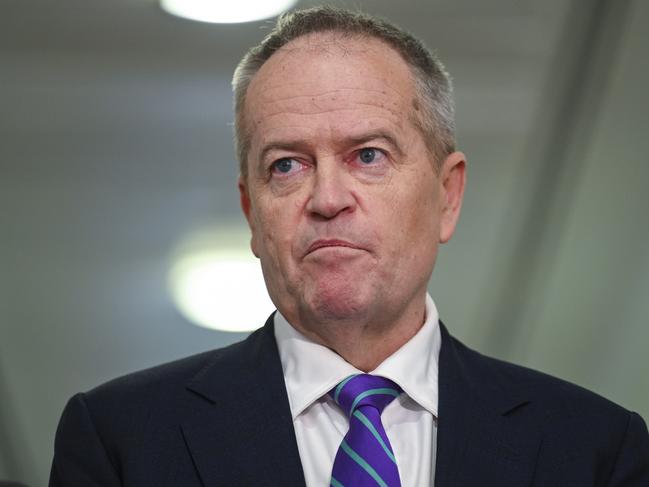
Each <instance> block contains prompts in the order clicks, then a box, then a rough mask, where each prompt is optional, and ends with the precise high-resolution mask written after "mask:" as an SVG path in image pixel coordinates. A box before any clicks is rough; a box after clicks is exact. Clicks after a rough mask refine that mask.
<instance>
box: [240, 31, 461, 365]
mask: <svg viewBox="0 0 649 487" xmlns="http://www.w3.org/2000/svg"><path fill="white" fill-rule="evenodd" d="M420 96H421V93H420V86H419V83H417V82H416V81H415V80H414V79H413V76H412V68H411V66H410V65H409V64H408V63H406V62H405V61H404V59H403V56H402V54H401V52H400V51H398V50H395V49H394V48H393V47H392V46H391V44H389V43H386V42H385V41H384V40H383V39H381V38H376V37H375V36H370V37H368V36H365V35H360V36H359V35H347V34H341V33H340V32H339V31H337V30H335V29H334V30H324V31H318V32H312V33H308V34H305V35H300V36H296V37H294V38H293V39H292V40H291V41H290V42H288V43H286V44H284V45H283V46H282V47H281V48H279V49H275V50H274V51H273V54H272V55H271V56H270V57H269V58H268V60H267V61H266V62H265V63H263V65H262V66H261V67H260V68H259V69H258V70H257V72H256V74H255V75H254V76H253V77H252V79H251V80H250V81H249V83H248V86H247V89H246V91H245V98H244V99H242V101H241V102H240V108H241V110H242V111H241V113H240V114H239V117H240V118H241V119H242V123H243V125H244V126H245V128H244V130H245V132H246V138H247V140H246V150H245V167H246V168H247V169H246V170H247V173H243V174H242V176H241V178H240V181H239V188H240V192H241V205H242V208H243V210H244V213H245V215H246V218H247V219H248V223H249V225H250V228H251V231H252V241H251V246H252V250H253V252H254V253H255V255H257V256H258V257H259V258H260V260H261V264H262V269H263V272H264V278H265V280H266V285H267V287H268V290H269V294H270V296H271V298H272V299H273V302H274V303H275V305H276V306H277V307H278V309H279V310H280V311H281V312H282V313H283V314H284V315H285V316H286V317H287V318H288V319H289V321H290V322H291V323H292V324H293V325H294V326H296V327H297V328H298V329H300V330H301V331H303V332H304V333H306V334H308V335H310V336H312V337H313V338H315V339H316V340H319V341H321V342H322V343H325V344H327V345H329V346H331V347H332V348H336V347H335V346H334V345H333V342H335V341H336V336H334V335H336V334H337V336H339V335H340V334H343V335H344V334H345V333H351V332H350V330H358V329H361V328H363V327H364V328H363V329H364V330H365V331H364V332H365V333H366V334H374V335H376V336H381V337H385V340H384V341H385V342H386V350H387V349H389V348H390V343H391V342H392V341H395V340H396V341H397V342H398V341H399V340H401V342H403V339H404V338H405V339H407V338H409V337H410V336H412V334H413V333H414V331H413V330H415V331H416V329H418V327H419V326H420V325H421V322H422V319H423V310H424V299H425V293H426V287H427V282H428V279H429V277H430V274H431V272H432V269H433V265H434V262H435V258H436V255H437V246H438V243H440V242H445V241H447V240H448V239H449V238H450V237H451V235H452V233H453V231H454V228H455V223H456V221H457V217H458V215H459V210H460V205H461V200H462V191H463V187H464V156H463V154H461V153H458V152H451V153H449V154H446V155H445V156H444V158H443V159H442V160H439V161H438V160H437V159H436V155H435V153H434V152H432V151H431V150H430V140H429V138H428V137H427V136H426V134H427V132H426V131H424V130H422V127H421V124H420V118H419V115H418V110H419V111H421V110H422V109H421V100H420ZM437 143H439V144H441V142H439V140H437V139H435V144H437ZM440 146H441V145H440ZM404 323H406V324H409V326H410V329H409V330H406V329H405V328H403V327H404V326H405V325H403V324H404ZM395 333H396V334H397V336H396V337H395V335H394V334H395ZM390 334H391V335H390ZM347 338H348V340H347V341H349V340H350V339H353V337H351V335H349V336H348V337H347ZM388 342H390V343H388ZM337 351H338V352H339V353H341V354H342V355H343V356H344V353H342V352H341V351H340V350H337Z"/></svg>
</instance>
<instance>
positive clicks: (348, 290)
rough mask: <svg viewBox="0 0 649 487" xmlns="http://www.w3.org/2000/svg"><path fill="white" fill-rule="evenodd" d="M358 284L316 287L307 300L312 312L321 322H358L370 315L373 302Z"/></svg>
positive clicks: (333, 284)
mask: <svg viewBox="0 0 649 487" xmlns="http://www.w3.org/2000/svg"><path fill="white" fill-rule="evenodd" d="M357 284H358V283H352V282H350V281H349V280H347V281H345V282H326V283H320V285H318V286H315V287H314V289H313V290H312V292H311V293H310V294H311V296H309V297H308V299H307V300H306V302H307V303H309V308H310V312H311V313H312V314H313V315H314V316H315V317H316V319H318V320H321V321H340V320H356V319H361V318H362V317H364V316H366V315H367V314H368V311H369V308H370V303H371V302H372V300H371V299H370V296H369V294H370V293H369V290H368V289H360V288H359V287H358V285H357Z"/></svg>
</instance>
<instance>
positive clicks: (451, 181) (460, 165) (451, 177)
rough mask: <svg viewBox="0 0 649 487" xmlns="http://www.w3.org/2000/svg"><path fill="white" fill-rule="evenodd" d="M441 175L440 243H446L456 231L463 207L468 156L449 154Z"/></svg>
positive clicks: (460, 153)
mask: <svg viewBox="0 0 649 487" xmlns="http://www.w3.org/2000/svg"><path fill="white" fill-rule="evenodd" d="M440 177H441V179H442V191H443V203H442V209H441V220H440V243H446V242H448V241H449V240H450V239H451V237H452V236H453V233H454V232H455V227H456V225H457V221H458V219H459V217H460V210H461V209H462V199H463V197H464V186H465V183H466V156H465V155H464V154H463V153H462V152H453V153H452V154H449V155H448V156H447V157H446V159H445V160H444V164H443V165H442V168H441V171H440Z"/></svg>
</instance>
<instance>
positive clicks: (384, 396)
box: [329, 374, 401, 487]
mask: <svg viewBox="0 0 649 487" xmlns="http://www.w3.org/2000/svg"><path fill="white" fill-rule="evenodd" d="M399 394H401V388H400V387H399V386H398V385H396V384H395V383H394V382H392V381H391V380H389V379H385V378H383V377H378V376H374V375H368V374H356V375H351V376H349V377H347V378H346V379H345V380H343V381H342V382H341V383H340V384H338V386H337V387H336V388H334V389H332V390H331V391H330V392H329V395H330V396H331V397H332V398H333V400H334V401H336V403H337V404H338V405H339V406H340V407H341V409H342V410H343V411H344V412H345V414H347V416H348V417H349V431H348V432H347V434H346V435H345V437H344V438H343V441H342V443H341V444H340V447H339V448H338V452H337V453H336V458H335V460H334V466H333V470H332V473H331V486H333V487H364V486H373V487H376V486H377V485H380V486H382V487H399V486H401V482H400V481H399V470H398V468H397V462H396V460H395V459H394V453H393V452H392V447H391V446H390V441H389V440H388V437H387V435H386V434H385V430H384V429H383V425H382V424H381V412H382V411H383V409H384V408H385V407H386V406H387V405H388V404H390V402H392V400H393V399H394V398H395V397H397V396H398V395H399Z"/></svg>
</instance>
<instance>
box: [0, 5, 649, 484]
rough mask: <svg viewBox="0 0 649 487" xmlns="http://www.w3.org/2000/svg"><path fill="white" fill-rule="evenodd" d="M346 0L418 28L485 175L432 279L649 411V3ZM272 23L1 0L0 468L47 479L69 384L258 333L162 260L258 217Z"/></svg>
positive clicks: (552, 358) (525, 356)
mask: <svg viewBox="0 0 649 487" xmlns="http://www.w3.org/2000/svg"><path fill="white" fill-rule="evenodd" d="M334 3H335V4H337V5H351V6H353V7H360V8H361V9H362V10H365V11H368V12H370V13H374V14H378V15H381V16H385V17H387V18H389V19H391V20H392V21H394V22H395V23H397V24H398V25H401V26H402V27H405V28H407V29H408V30H410V31H411V32H413V33H414V34H416V35H417V36H419V37H421V38H422V39H424V40H425V42H426V43H427V44H428V45H429V46H430V47H432V48H434V49H435V50H436V51H437V53H438V54H439V56H440V57H441V58H442V59H443V60H444V61H445V62H446V65H447V67H448V69H449V70H450V72H451V73H452V75H453V77H454V79H455V90H456V98H457V119H458V121H457V124H458V136H459V146H460V147H461V149H462V150H463V151H464V152H465V153H467V155H468V157H469V187H468V190H467V195H466V201H465V206H464V210H463V216H462V221H461V224H460V227H459V229H458V233H457V234H456V236H455V237H454V239H453V242H451V243H450V244H449V245H448V246H447V247H446V248H444V249H443V251H442V253H441V256H440V258H439V259H438V266H437V268H436V270H435V273H434V276H433V279H432V282H431V285H430V290H431V292H432V294H433V296H434V298H435V300H436V302H437V305H438V308H439V309H440V314H441V316H442V319H443V320H444V321H445V322H446V323H447V325H448V326H449V327H450V329H451V330H452V331H453V332H454V333H455V334H456V335H458V336H459V337H461V338H462V339H463V340H465V341H467V342H468V343H469V344H470V345H472V346H474V347H477V348H479V349H481V350H483V351H485V352H487V353H490V354H493V355H496V356H499V357H501V358H504V359H509V360H515V361H517V362H519V363H523V364H526V365H529V366H533V367H536V368H540V369H542V370H544V371H546V372H549V373H552V374H556V375H560V376H562V377H564V378H567V379H569V380H572V381H576V382H578V383H580V384H582V385H584V386H587V387H589V388H592V389H595V390H596V391H598V392H600V393H602V394H604V395H607V396H610V397H612V398H614V399H615V400H616V401H618V402H621V403H622V404H623V405H624V406H626V407H629V408H632V409H635V410H638V411H640V412H641V413H643V414H644V415H645V417H647V416H649V379H647V377H649V374H647V373H646V372H647V368H648V365H649V363H648V361H647V359H646V351H645V350H646V348H647V347H646V345H647V344H648V343H649V327H647V326H646V325H647V316H648V315H649V304H648V303H649V300H648V299H647V298H648V297H649V251H648V250H647V246H646V243H645V242H647V241H648V240H649V226H648V225H647V219H646V213H647V210H648V209H649V196H648V193H647V190H646V187H647V182H649V164H647V161H646V155H645V154H646V153H647V150H648V149H649V147H648V144H649V143H648V142H647V137H646V135H645V134H646V131H647V128H648V123H647V119H646V113H647V108H649V107H647V97H646V93H645V90H646V86H649V79H648V78H649V68H648V67H647V65H646V63H638V60H639V59H644V58H645V57H646V52H645V51H646V45H648V41H649V39H648V36H649V34H648V33H647V30H646V28H645V27H644V26H645V25H646V23H647V21H649V4H647V3H646V2H641V1H640V0H636V1H628V2H607V1H605V0H592V1H587V0H573V1H568V0H549V1H545V2H538V1H532V0H491V1H489V2H482V1H478V0H431V1H427V2H423V1H415V0H408V1H405V0H404V1H401V2H393V1H389V0H354V1H353V2H345V1H338V2H334ZM315 4H316V2H311V1H306V0H305V1H302V2H300V6H310V5H315ZM269 25H270V23H269V22H268V21H262V22H255V23H250V24H239V25H220V26H216V25H209V24H201V23H195V22H191V21H186V20H182V19H177V18H173V17H170V16H168V15H166V14H165V13H163V12H162V11H160V9H159V8H158V7H157V5H156V3H155V2H154V1H153V0H140V1H135V0H112V1H111V2H101V1H98V0H62V1H59V2H50V1H47V0H4V1H3V2H2V15H0V396H1V397H2V398H3V399H2V401H0V478H3V477H4V478H13V479H16V480H22V481H23V482H26V483H28V484H30V485H44V484H45V483H46V479H47V475H48V471H49V462H50V460H51V454H52V440H53V435H54V431H55V428H56V423H57V421H58V417H59V415H60V412H61V410H62V408H63V406H64V404H65V401H66V400H67V398H68V397H70V396H71V395H72V394H74V393H75V392H77V391H82V390H87V389H89V388H91V387H93V386H94V385H97V384H98V383H100V382H102V381H105V380H107V379H109V378H112V377H115V376H117V375H120V374H124V373H127V372H129V371H133V370H136V369H139V368H143V367H147V366H151V365H155V364H157V363H161V362H164V361H168V360H171V359H174V358H178V357H181V356H184V355H188V354H192V353H196V352H200V351H203V350H206V349H210V348H215V347H219V346H222V345H225V344H228V343H231V342H233V341H236V340H239V339H241V338H242V337H243V336H244V335H243V334H231V333H225V332H215V331H209V330H206V329H203V328H199V327H196V326H193V325H191V324H190V323H189V322H188V321H186V320H185V319H184V318H183V317H182V316H181V315H180V314H179V313H178V312H177V311H176V309H175V308H174V306H173V304H172V302H171V299H170V297H169V294H168V291H167V287H166V279H167V273H168V270H169V265H170V258H171V256H172V255H173V252H174V249H176V248H177V246H178V244H179V242H181V241H182V240H183V239H184V238H186V236H187V235H188V234H191V233H192V232H195V231H197V230H201V229H203V228H216V229H217V231H222V232H225V231H230V229H232V228H233V227H234V228H243V227H244V221H243V219H242V217H241V216H240V210H239V207H238V195H237V190H236V178H237V168H236V162H235V157H234V152H233V148H232V126H231V122H232V113H231V93H230V84H229V83H230V78H231V74H232V71H233V68H234V66H235V65H236V63H237V61H238V60H239V59H240V58H241V56H242V55H243V54H244V53H245V51H246V50H247V49H248V48H249V47H250V46H252V45H253V44H255V43H257V42H258V41H259V40H260V39H261V38H262V37H263V35H264V33H265V32H266V31H267V30H268V28H269Z"/></svg>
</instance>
